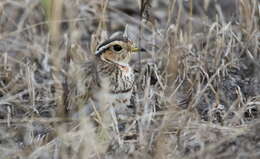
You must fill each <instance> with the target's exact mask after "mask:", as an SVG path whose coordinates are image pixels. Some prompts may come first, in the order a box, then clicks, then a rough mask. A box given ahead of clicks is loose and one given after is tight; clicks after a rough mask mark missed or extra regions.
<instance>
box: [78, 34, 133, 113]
mask: <svg viewBox="0 0 260 159" xmlns="http://www.w3.org/2000/svg"><path fill="white" fill-rule="evenodd" d="M136 51H138V50H137V49H136V48H134V47H133V43H132V42H131V41H130V40H128V39H126V38H114V39H109V40H107V41H104V42H103V43H101V44H100V45H99V47H98V48H97V49H96V53H95V57H94V58H93V59H92V60H90V61H87V62H86V63H85V64H84V65H83V66H82V67H81V72H82V74H83V79H84V80H83V83H84V85H85V87H86V88H85V89H86V92H87V93H88V98H87V104H86V106H85V108H84V110H85V111H84V113H85V114H89V113H92V112H93V111H94V110H97V111H99V112H105V111H107V110H108V108H111V107H113V108H115V110H117V109H122V108H126V106H127V105H128V104H130V98H131V95H132V90H133V84H134V73H133V70H132V68H131V66H130V65H129V64H128V62H129V61H130V58H131V56H132V52H136Z"/></svg>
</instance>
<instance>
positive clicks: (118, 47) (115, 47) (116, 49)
mask: <svg viewBox="0 0 260 159" xmlns="http://www.w3.org/2000/svg"><path fill="white" fill-rule="evenodd" d="M113 49H114V50H115V51H121V50H122V47H121V46H120V45H114V46H113Z"/></svg>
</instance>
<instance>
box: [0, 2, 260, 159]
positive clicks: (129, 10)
mask: <svg viewBox="0 0 260 159" xmlns="http://www.w3.org/2000/svg"><path fill="white" fill-rule="evenodd" d="M0 15H1V16H0V159H58V158H62V159H66V158H68V159H78V158H120V159H121V158H145V159H148V158H158V159H162V158H169V159H170V158H175V159H176V158H180V159H182V158H187V159H195V158H203V159H212V158H216V159H218V158H221V159H222V158H248V159H249V158H250V159H252V158H256V159H257V158H260V49H259V46H260V3H259V1H257V0H229V1H226V0H218V1H213V0H187V1H181V0H171V1H168V0H139V1H133V0H124V1H117V0H110V1H108V0H99V1H97V0H74V1H71V0H55V1H51V0H1V1H0ZM126 24H127V25H126ZM125 28H127V29H125ZM125 30H126V33H127V34H128V36H129V38H130V39H132V40H133V41H134V42H135V43H136V44H137V45H139V46H141V47H142V48H145V50H146V52H145V53H140V54H138V55H137V56H135V57H134V58H133V60H132V62H131V65H132V66H133V67H134V68H135V72H136V86H135V93H134V96H133V101H132V104H131V106H129V107H130V108H131V109H133V112H134V113H133V115H132V116H131V117H129V118H127V119H126V120H125V121H123V122H118V123H113V127H112V128H111V131H110V132H109V133H107V134H105V133H106V132H101V133H97V132H98V131H99V130H97V128H96V124H95V123H93V121H92V119H90V117H84V116H81V117H79V118H73V117H71V112H72V111H77V109H78V108H79V107H82V103H83V102H84V98H82V97H77V96H75V95H74V94H73V91H72V90H73V89H71V88H73V84H75V83H76V84H77V85H78V86H79V87H80V86H81V85H82V84H83V83H81V82H80V79H79V75H77V74H76V73H75V72H77V71H76V70H77V69H78V68H79V67H80V64H81V63H84V61H87V60H88V59H89V58H90V56H91V55H93V52H94V50H95V48H96V46H97V44H98V43H99V42H100V41H102V40H103V39H105V38H107V37H109V36H110V35H111V34H112V33H114V32H117V31H122V32H123V31H125ZM100 121H101V125H102V120H100ZM100 121H99V122H100ZM99 132H100V131H99Z"/></svg>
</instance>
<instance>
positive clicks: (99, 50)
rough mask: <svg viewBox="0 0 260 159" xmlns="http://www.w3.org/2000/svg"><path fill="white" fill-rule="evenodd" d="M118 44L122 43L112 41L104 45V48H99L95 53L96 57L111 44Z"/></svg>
mask: <svg viewBox="0 0 260 159" xmlns="http://www.w3.org/2000/svg"><path fill="white" fill-rule="evenodd" d="M120 43H122V41H113V42H111V43H108V44H106V45H104V46H101V47H100V48H99V49H98V50H97V51H96V53H95V54H96V55H97V54H100V53H101V52H103V51H104V50H106V49H107V48H109V47H110V46H111V45H113V44H120Z"/></svg>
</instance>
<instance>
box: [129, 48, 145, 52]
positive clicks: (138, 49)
mask: <svg viewBox="0 0 260 159" xmlns="http://www.w3.org/2000/svg"><path fill="white" fill-rule="evenodd" d="M131 51H132V52H140V51H145V49H143V48H137V47H132V49H131Z"/></svg>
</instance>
